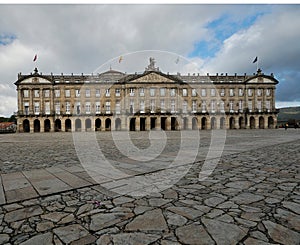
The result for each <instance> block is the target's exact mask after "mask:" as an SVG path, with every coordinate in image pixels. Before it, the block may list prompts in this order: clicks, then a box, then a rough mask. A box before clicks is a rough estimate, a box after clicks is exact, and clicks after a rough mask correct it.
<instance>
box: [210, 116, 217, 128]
mask: <svg viewBox="0 0 300 245" xmlns="http://www.w3.org/2000/svg"><path fill="white" fill-rule="evenodd" d="M210 128H211V129H216V128H217V125H216V118H215V117H212V118H211V119H210Z"/></svg>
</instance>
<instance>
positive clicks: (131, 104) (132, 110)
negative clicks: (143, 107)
mask: <svg viewBox="0 0 300 245" xmlns="http://www.w3.org/2000/svg"><path fill="white" fill-rule="evenodd" d="M129 105H130V107H129V108H130V113H134V100H130V102H129Z"/></svg>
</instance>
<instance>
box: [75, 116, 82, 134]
mask: <svg viewBox="0 0 300 245" xmlns="http://www.w3.org/2000/svg"><path fill="white" fill-rule="evenodd" d="M75 131H81V120H80V119H79V118H77V119H76V120H75Z"/></svg>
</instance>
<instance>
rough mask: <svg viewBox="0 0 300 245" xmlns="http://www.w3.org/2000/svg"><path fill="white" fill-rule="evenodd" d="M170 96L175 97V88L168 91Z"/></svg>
mask: <svg viewBox="0 0 300 245" xmlns="http://www.w3.org/2000/svg"><path fill="white" fill-rule="evenodd" d="M170 96H172V97H174V96H176V88H171V89H170Z"/></svg>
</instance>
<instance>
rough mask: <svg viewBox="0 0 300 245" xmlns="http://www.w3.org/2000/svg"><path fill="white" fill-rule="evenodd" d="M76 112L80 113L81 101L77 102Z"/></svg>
mask: <svg viewBox="0 0 300 245" xmlns="http://www.w3.org/2000/svg"><path fill="white" fill-rule="evenodd" d="M76 114H80V102H77V103H76Z"/></svg>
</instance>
